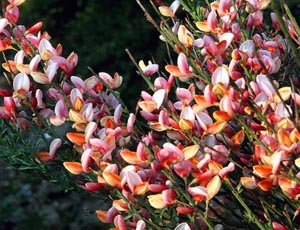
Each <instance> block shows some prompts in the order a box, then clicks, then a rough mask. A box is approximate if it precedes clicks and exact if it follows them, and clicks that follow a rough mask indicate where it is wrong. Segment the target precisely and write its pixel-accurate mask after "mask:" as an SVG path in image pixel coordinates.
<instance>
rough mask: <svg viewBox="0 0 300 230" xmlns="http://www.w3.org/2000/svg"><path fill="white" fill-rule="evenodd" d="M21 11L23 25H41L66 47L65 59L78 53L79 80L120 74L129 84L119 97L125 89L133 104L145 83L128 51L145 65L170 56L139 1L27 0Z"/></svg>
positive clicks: (54, 40)
mask: <svg viewBox="0 0 300 230" xmlns="http://www.w3.org/2000/svg"><path fill="white" fill-rule="evenodd" d="M147 4H148V5H149V6H150V4H149V3H148V2H147ZM21 9H22V12H24V14H23V15H21V19H20V21H21V22H22V23H24V24H25V25H31V24H33V23H35V22H37V21H43V23H44V28H45V29H46V30H47V31H48V32H49V34H51V37H52V42H53V44H57V43H58V42H61V41H64V44H63V45H64V53H70V52H72V51H76V53H77V54H78V56H79V57H80V58H79V63H78V66H77V70H80V74H82V75H81V76H80V77H83V78H86V77H89V76H90V75H92V74H91V72H90V71H89V70H88V68H87V67H91V68H92V69H93V70H95V71H105V72H108V73H110V74H112V75H113V74H114V72H115V71H118V73H119V74H120V75H122V76H123V77H124V79H125V81H124V84H123V85H122V89H121V92H122V90H125V89H126V97H127V98H126V99H129V100H130V98H132V97H134V98H137V97H138V96H139V95H137V93H138V92H139V91H140V90H139V89H141V88H142V86H143V85H144V82H143V81H142V80H141V79H139V78H137V76H136V73H135V71H136V68H135V67H134V65H133V64H132V62H131V61H130V59H129V57H128V55H127V53H126V52H125V49H126V48H128V49H130V51H131V52H132V53H133V54H134V56H135V58H137V59H138V60H140V59H143V60H145V61H147V62H148V60H151V59H152V57H155V58H156V61H161V60H158V59H162V57H165V56H166V55H164V54H165V49H164V48H163V49H162V47H163V46H164V44H162V43H160V42H159V39H158V36H159V33H158V32H157V31H156V30H155V28H153V26H152V25H150V24H149V23H147V21H146V19H145V17H144V15H143V12H142V10H141V9H140V8H139V6H138V4H137V3H136V2H135V1H126V0H120V1H111V0H100V1H99V0H88V1H82V0H66V1H60V0H51V1H48V0H39V1H36V0H27V1H26V4H24V5H23V6H21ZM28 15H30V17H28ZM91 50H92V51H93V52H91ZM77 72H78V71H77ZM75 74H76V71H75ZM132 85H134V87H131V86H132ZM131 106H133V105H131Z"/></svg>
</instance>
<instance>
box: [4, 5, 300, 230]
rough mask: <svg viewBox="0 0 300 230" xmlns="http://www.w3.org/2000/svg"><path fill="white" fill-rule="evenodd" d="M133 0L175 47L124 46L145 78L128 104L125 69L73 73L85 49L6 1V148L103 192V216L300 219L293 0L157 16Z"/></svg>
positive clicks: (137, 220)
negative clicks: (161, 52)
mask: <svg viewBox="0 0 300 230" xmlns="http://www.w3.org/2000/svg"><path fill="white" fill-rule="evenodd" d="M137 2H138V3H139V5H140V7H141V8H142V10H143V11H144V13H145V14H146V16H147V18H148V20H149V21H150V22H151V24H152V25H153V27H154V28H155V29H157V31H159V32H160V34H161V36H160V40H161V42H162V43H164V44H165V45H166V47H167V48H168V49H167V50H168V55H167V57H166V58H167V64H165V63H162V64H157V63H155V62H154V61H152V62H151V61H149V62H148V60H147V61H143V60H141V61H139V62H137V61H136V60H135V58H134V56H133V55H132V54H131V53H130V52H129V51H128V55H129V57H130V59H131V60H132V62H133V64H134V65H135V67H136V68H137V70H138V74H137V77H139V78H141V79H143V80H144V81H145V82H146V84H147V86H146V87H145V88H143V90H142V91H141V92H140V99H139V100H138V101H136V106H134V108H133V109H131V108H129V107H128V106H127V100H123V97H122V95H120V93H119V91H117V89H118V88H119V87H120V86H121V85H122V83H123V79H124V78H123V77H122V76H121V75H119V74H118V73H115V74H108V73H106V72H98V71H95V70H94V69H93V68H89V71H90V72H91V73H90V74H89V75H88V76H86V77H82V76H80V75H77V74H75V73H76V71H75V67H76V66H77V64H78V56H77V54H76V53H74V52H71V53H70V54H67V55H65V54H64V52H63V49H62V45H60V44H58V43H57V44H55V45H54V44H53V43H52V40H51V37H50V36H49V33H47V32H45V31H43V30H42V24H41V23H37V24H35V25H33V26H32V27H27V26H23V25H19V24H18V23H19V21H18V19H19V9H18V7H19V5H21V4H23V3H24V0H9V1H8V3H7V4H6V5H5V6H4V15H3V18H1V19H0V33H1V35H2V37H1V43H0V49H1V51H2V54H3V57H4V61H3V64H2V67H3V69H4V72H3V78H5V79H6V81H7V83H8V84H7V87H6V88H1V89H0V95H1V97H2V99H3V106H2V107H1V110H0V116H1V118H2V122H1V126H2V132H1V148H2V155H1V156H2V158H3V159H5V160H6V161H7V162H8V163H9V164H11V165H12V166H14V167H16V168H18V169H20V170H28V171H31V172H33V173H41V174H42V176H43V177H44V178H46V179H48V180H51V181H54V182H57V183H59V184H61V185H63V186H65V189H75V188H76V189H82V190H83V191H85V192H90V193H91V194H95V195H96V196H98V197H99V199H103V200H105V199H106V203H107V204H108V205H109V207H108V208H106V209H101V210H100V209H99V210H97V211H96V215H97V217H98V218H99V219H100V220H101V221H102V222H104V223H107V224H112V225H113V226H114V228H113V229H137V230H142V229H176V230H181V229H185V230H189V229H228V228H232V227H233V226H234V227H235V228H240V229H245V228H247V229H278V230H281V229H297V228H298V227H299V223H300V220H299V216H298V214H299V202H298V200H299V195H300V183H299V178H300V174H299V168H300V156H299V153H300V147H299V146H300V131H299V129H300V128H299V115H298V107H299V106H300V92H299V87H298V86H299V77H298V76H299V67H300V59H299V52H298V47H299V45H300V39H299V37H300V29H299V26H298V24H297V22H296V20H295V18H294V17H293V16H292V14H291V12H290V10H289V8H288V6H287V5H286V4H285V2H283V1H282V2H281V3H279V2H277V1H269V0H247V1H231V0H220V1H214V2H209V1H205V2H202V1H192V0H175V1H173V2H172V4H171V5H169V4H168V5H166V4H165V3H162V2H161V1H156V4H154V3H153V2H152V6H153V9H154V12H156V13H158V16H156V17H158V18H153V17H152V16H151V14H149V11H148V10H147V9H146V8H144V6H143V5H142V4H141V3H140V1H137ZM82 4H83V3H82ZM270 4H271V7H270ZM266 9H268V11H266ZM270 10H271V11H270ZM272 11H274V12H272ZM94 50H95V49H94V47H93V46H92V47H91V48H90V49H89V51H90V52H93V51H94ZM174 57H175V58H174ZM97 72H98V73H97ZM125 93H126V91H125ZM124 101H125V102H124ZM65 169H66V170H65ZM274 207H276V208H274Z"/></svg>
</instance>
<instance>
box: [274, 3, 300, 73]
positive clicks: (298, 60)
mask: <svg viewBox="0 0 300 230" xmlns="http://www.w3.org/2000/svg"><path fill="white" fill-rule="evenodd" d="M271 7H272V10H273V11H274V13H275V14H276V17H277V20H278V23H279V25H280V27H281V30H282V32H283V34H284V37H285V38H286V40H287V42H288V44H289V46H290V48H291V50H292V54H293V56H294V60H295V62H296V63H297V66H298V68H300V56H299V52H298V50H297V47H296V45H295V43H294V41H293V39H292V37H291V35H290V34H289V32H288V29H287V26H286V24H285V22H284V21H283V19H282V15H281V13H280V11H279V1H278V0H271Z"/></svg>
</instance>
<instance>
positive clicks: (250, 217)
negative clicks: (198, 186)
mask: <svg viewBox="0 0 300 230" xmlns="http://www.w3.org/2000/svg"><path fill="white" fill-rule="evenodd" d="M224 183H225V185H226V186H227V187H228V188H229V190H230V191H231V193H232V194H233V195H234V197H235V198H236V199H237V200H238V202H239V203H240V204H241V205H242V206H243V208H244V209H245V211H246V213H247V216H248V218H249V220H250V221H253V222H254V223H255V224H256V226H257V227H258V228H259V229H261V230H266V229H265V227H264V226H263V225H262V224H261V223H260V221H259V220H258V219H257V217H256V216H255V214H254V213H253V212H252V211H251V209H250V208H249V207H248V205H247V204H246V203H245V201H244V200H243V198H242V197H241V196H240V194H239V192H238V191H237V190H236V189H235V188H234V187H233V186H232V184H231V183H230V181H229V180H225V181H224Z"/></svg>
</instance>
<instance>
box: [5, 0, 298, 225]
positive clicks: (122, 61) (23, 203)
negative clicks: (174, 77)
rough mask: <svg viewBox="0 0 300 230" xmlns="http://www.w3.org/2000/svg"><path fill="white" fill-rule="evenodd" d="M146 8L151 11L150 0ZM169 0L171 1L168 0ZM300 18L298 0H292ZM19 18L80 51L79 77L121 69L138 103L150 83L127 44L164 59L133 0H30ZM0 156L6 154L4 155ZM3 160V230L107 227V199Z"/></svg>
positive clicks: (127, 91)
mask: <svg viewBox="0 0 300 230" xmlns="http://www.w3.org/2000/svg"><path fill="white" fill-rule="evenodd" d="M142 2H145V6H146V7H147V8H148V9H151V7H150V5H149V3H148V1H142ZM169 2H170V1H169ZM287 2H288V3H289V5H290V6H291V10H292V11H293V12H294V15H295V17H296V19H297V20H298V21H299V3H298V1H297V0H290V1H287ZM20 11H21V18H20V22H21V23H23V24H24V25H25V26H26V27H29V26H30V25H33V24H34V23H36V22H38V21H42V22H43V23H44V25H43V30H46V31H48V33H49V34H50V35H51V37H52V39H51V42H52V44H53V45H57V43H61V44H62V45H63V48H64V52H63V53H64V56H68V54H69V53H70V52H72V51H75V52H76V53H77V54H78V55H79V65H78V68H77V69H76V70H75V73H74V75H77V76H80V77H82V78H85V77H89V76H91V75H92V74H91V73H90V72H89V70H88V69H87V67H88V66H89V67H91V68H92V69H93V70H94V71H95V72H100V71H101V72H102V71H104V72H107V73H109V74H111V75H113V74H114V73H115V72H118V73H119V74H120V75H121V76H123V77H124V83H123V86H122V88H121V95H123V96H122V98H124V99H125V101H126V102H127V103H128V105H129V106H130V107H133V106H134V104H135V103H136V101H137V98H138V97H139V92H140V90H141V89H142V88H143V89H145V88H146V86H145V84H144V83H143V81H142V80H141V79H140V77H139V76H138V75H137V74H136V69H135V67H134V65H133V64H132V63H131V61H130V59H129V57H128V56H127V54H126V52H125V49H126V48H128V49H129V50H130V51H131V52H132V54H133V55H134V57H135V58H136V60H137V61H139V60H140V59H143V60H144V61H145V62H146V61H148V60H151V59H153V58H155V60H157V62H158V63H162V62H163V61H164V60H163V58H164V57H165V51H164V45H163V44H162V43H161V42H160V41H159V39H158V36H159V34H158V33H157V31H156V30H155V29H154V28H153V27H152V25H150V24H149V23H148V22H147V21H146V19H145V17H144V14H143V12H142V10H141V9H140V8H139V7H138V5H137V4H136V2H135V1H134V0H132V1H128V0H117V1H111V0H64V1H61V0H51V1H49V0H27V1H26V3H25V4H24V5H23V6H21V7H20ZM0 154H1V153H0ZM7 167H8V165H6V164H5V163H4V162H2V161H0V230H19V229H20V230H27V229H28V230H29V229H30V230H40V229H43V230H48V229H49V230H50V229H56V230H67V229H70V230H71V229H72V230H81V229H86V228H88V229H91V230H92V229H104V227H101V223H100V222H99V221H98V220H97V218H96V217H95V215H93V211H94V210H96V209H98V208H100V207H102V206H103V203H102V201H100V200H98V199H95V198H87V197H84V196H82V195H80V194H78V193H76V192H70V191H69V192H66V193H65V192H64V191H60V189H59V188H58V187H57V186H56V185H53V184H51V183H49V182H45V181H41V180H40V178H39V177H38V175H31V174H26V173H23V172H19V171H17V170H13V169H7Z"/></svg>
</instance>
